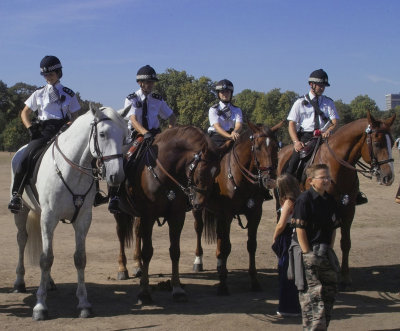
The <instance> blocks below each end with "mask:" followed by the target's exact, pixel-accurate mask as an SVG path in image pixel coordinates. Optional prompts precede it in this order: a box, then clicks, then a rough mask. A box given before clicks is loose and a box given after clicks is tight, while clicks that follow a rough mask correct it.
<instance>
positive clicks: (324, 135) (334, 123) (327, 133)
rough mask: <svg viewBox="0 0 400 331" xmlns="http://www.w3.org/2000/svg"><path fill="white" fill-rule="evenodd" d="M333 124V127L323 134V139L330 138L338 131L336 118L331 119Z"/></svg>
mask: <svg viewBox="0 0 400 331" xmlns="http://www.w3.org/2000/svg"><path fill="white" fill-rule="evenodd" d="M331 123H332V125H331V126H330V127H329V128H328V129H327V130H326V131H325V132H323V133H322V137H323V138H326V137H329V136H330V135H331V134H332V133H333V132H334V130H335V129H336V126H337V119H336V118H333V119H331Z"/></svg>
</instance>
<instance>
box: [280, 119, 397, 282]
mask: <svg viewBox="0 0 400 331" xmlns="http://www.w3.org/2000/svg"><path fill="white" fill-rule="evenodd" d="M394 119H395V115H393V116H392V117H391V118H389V119H386V120H376V119H375V118H373V117H372V115H370V113H369V112H368V113H367V118H365V119H359V120H356V121H354V122H351V123H348V124H346V125H344V126H342V127H341V128H339V129H338V130H337V131H336V132H335V133H334V134H333V135H332V136H331V137H329V139H326V140H325V142H324V143H323V144H322V145H321V147H320V148H319V150H318V151H317V153H316V155H315V159H314V163H326V164H327V165H328V166H329V169H330V172H331V177H332V185H331V187H330V190H329V193H331V194H332V195H333V196H334V197H335V198H336V199H337V200H338V201H341V200H342V199H343V197H345V196H348V203H347V205H343V204H342V203H340V204H339V205H340V208H341V215H342V227H341V240H340V246H341V249H342V270H341V273H342V284H343V285H344V286H347V285H350V284H351V277H350V273H349V252H350V247H351V239H350V227H351V224H352V222H353V218H354V213H355V206H356V196H357V193H358V190H359V189H358V178H357V171H359V172H362V173H367V174H368V175H370V176H372V175H374V176H376V178H377V181H378V182H379V184H383V185H391V184H392V182H393V179H394V173H393V159H392V154H391V149H392V145H393V139H392V136H391V134H390V127H391V126H392V124H393V121H394ZM292 151H293V146H292V145H289V146H286V147H285V148H283V149H282V150H281V151H280V152H279V165H278V174H280V173H282V172H283V171H282V170H283V168H284V167H285V165H286V163H287V161H288V159H289V157H290V155H291V153H292ZM360 158H362V159H363V160H364V161H365V162H366V163H368V164H369V167H367V166H363V169H364V170H359V169H357V170H356V168H355V166H356V163H357V162H358V161H359V159H360ZM346 198H347V197H346ZM346 200H347V199H346ZM372 201H373V200H372Z"/></svg>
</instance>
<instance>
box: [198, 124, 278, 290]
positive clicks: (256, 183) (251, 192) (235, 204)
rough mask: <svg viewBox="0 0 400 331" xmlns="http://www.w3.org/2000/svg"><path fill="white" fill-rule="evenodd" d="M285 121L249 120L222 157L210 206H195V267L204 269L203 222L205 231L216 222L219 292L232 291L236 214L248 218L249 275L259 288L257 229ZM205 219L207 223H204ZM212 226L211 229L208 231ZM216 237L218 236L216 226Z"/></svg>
mask: <svg viewBox="0 0 400 331" xmlns="http://www.w3.org/2000/svg"><path fill="white" fill-rule="evenodd" d="M282 124H283V122H281V123H280V124H278V125H276V126H275V127H273V128H272V129H269V128H266V127H262V126H256V125H253V124H251V123H249V130H247V131H246V132H244V133H242V134H241V135H240V138H239V140H238V141H236V142H235V144H234V145H233V147H232V149H231V150H230V152H229V153H227V154H225V155H224V157H223V158H222V160H221V172H220V174H219V175H218V176H217V178H216V185H215V187H214V189H213V191H212V193H211V196H210V199H209V203H208V204H207V209H206V210H204V211H202V210H199V209H198V210H194V211H193V215H194V217H195V230H196V233H197V247H196V259H195V264H194V270H195V271H201V270H202V261H201V259H202V255H203V249H202V247H201V235H202V232H203V224H204V225H205V226H206V234H207V232H210V234H212V229H213V228H212V226H214V225H216V235H217V252H216V255H217V271H218V275H219V280H220V283H219V286H218V294H220V295H226V294H229V290H228V286H227V274H228V271H227V260H228V256H229V254H230V252H231V242H230V228H231V223H232V219H233V218H234V217H235V216H236V215H245V216H246V219H247V222H248V223H247V236H248V239H247V250H248V252H249V275H250V278H251V286H252V289H254V290H258V289H260V285H259V282H258V280H257V269H256V262H255V253H256V249H257V229H258V225H259V223H260V219H261V214H262V203H263V201H264V198H265V195H266V193H267V191H266V190H267V189H268V188H270V187H269V186H270V185H271V184H272V183H271V181H270V180H271V179H274V178H276V167H277V164H278V160H277V156H278V142H277V139H276V137H275V131H276V130H278V129H279V128H280V127H281V126H282ZM203 222H204V223H203ZM207 230H209V231H207ZM213 230H214V237H215V228H214V229H213Z"/></svg>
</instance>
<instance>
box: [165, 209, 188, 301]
mask: <svg viewBox="0 0 400 331" xmlns="http://www.w3.org/2000/svg"><path fill="white" fill-rule="evenodd" d="M184 221H185V214H184V213H183V214H181V215H176V213H174V216H173V218H172V219H168V226H169V240H170V248H169V256H170V258H171V262H172V278H171V284H172V298H173V300H174V301H177V302H186V301H187V295H186V292H185V291H184V289H183V288H182V285H181V282H180V279H179V259H180V257H181V248H180V239H181V233H182V228H183V224H184Z"/></svg>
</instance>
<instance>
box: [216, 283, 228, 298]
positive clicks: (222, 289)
mask: <svg viewBox="0 0 400 331" xmlns="http://www.w3.org/2000/svg"><path fill="white" fill-rule="evenodd" d="M217 295H220V296H227V295H230V293H229V289H228V286H226V285H219V286H218V290H217Z"/></svg>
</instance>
